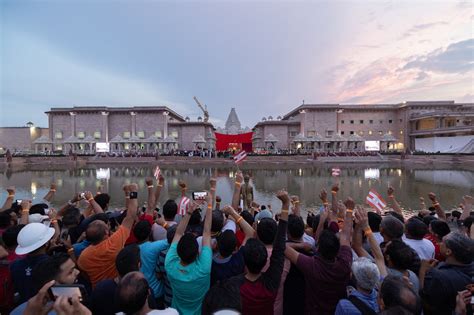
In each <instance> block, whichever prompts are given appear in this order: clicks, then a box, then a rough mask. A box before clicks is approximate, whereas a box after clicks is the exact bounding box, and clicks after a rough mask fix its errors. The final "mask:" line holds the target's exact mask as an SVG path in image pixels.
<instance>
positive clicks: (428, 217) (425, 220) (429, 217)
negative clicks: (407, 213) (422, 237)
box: [418, 215, 438, 226]
mask: <svg viewBox="0 0 474 315" xmlns="http://www.w3.org/2000/svg"><path fill="white" fill-rule="evenodd" d="M418 217H420V216H418ZM422 220H423V223H424V224H426V225H427V226H430V223H431V222H432V221H436V220H438V219H436V217H435V216H432V215H425V216H424V217H423V218H422Z"/></svg>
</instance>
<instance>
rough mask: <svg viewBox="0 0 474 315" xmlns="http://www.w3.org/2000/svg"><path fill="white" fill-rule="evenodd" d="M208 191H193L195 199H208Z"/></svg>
mask: <svg viewBox="0 0 474 315" xmlns="http://www.w3.org/2000/svg"><path fill="white" fill-rule="evenodd" d="M206 197H207V191H195V192H193V200H206Z"/></svg>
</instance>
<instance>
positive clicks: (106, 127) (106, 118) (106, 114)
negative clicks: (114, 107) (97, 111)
mask: <svg viewBox="0 0 474 315" xmlns="http://www.w3.org/2000/svg"><path fill="white" fill-rule="evenodd" d="M102 117H103V124H102V125H103V126H104V133H105V142H109V112H102ZM101 136H102V135H101Z"/></svg>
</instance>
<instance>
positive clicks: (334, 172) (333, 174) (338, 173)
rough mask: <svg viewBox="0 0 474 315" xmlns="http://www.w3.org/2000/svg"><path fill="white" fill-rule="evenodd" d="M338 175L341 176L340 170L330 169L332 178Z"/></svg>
mask: <svg viewBox="0 0 474 315" xmlns="http://www.w3.org/2000/svg"><path fill="white" fill-rule="evenodd" d="M339 175H341V169H339V168H333V169H332V176H334V177H337V176H339Z"/></svg>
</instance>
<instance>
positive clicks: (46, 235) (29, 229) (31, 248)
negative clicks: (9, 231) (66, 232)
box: [15, 223, 54, 255]
mask: <svg viewBox="0 0 474 315" xmlns="http://www.w3.org/2000/svg"><path fill="white" fill-rule="evenodd" d="M53 235H54V229H53V228H50V227H47V226H46V225H44V224H43V223H29V224H27V225H25V227H24V228H22V229H21V231H20V232H19V233H18V237H17V242H18V246H17V247H16V249H15V252H16V253H17V254H18V255H25V254H29V255H36V254H39V253H44V252H46V250H47V248H48V246H49V243H50V240H51V238H52V237H53Z"/></svg>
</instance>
